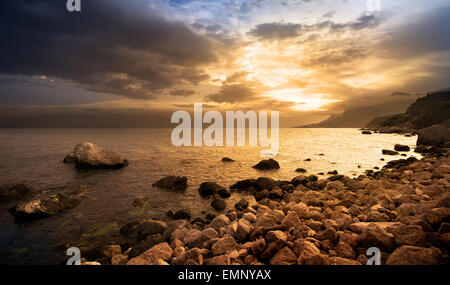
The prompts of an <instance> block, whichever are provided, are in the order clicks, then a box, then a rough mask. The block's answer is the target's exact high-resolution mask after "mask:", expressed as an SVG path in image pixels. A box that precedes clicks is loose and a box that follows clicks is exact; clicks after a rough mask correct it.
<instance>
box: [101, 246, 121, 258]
mask: <svg viewBox="0 0 450 285" xmlns="http://www.w3.org/2000/svg"><path fill="white" fill-rule="evenodd" d="M102 253H103V255H104V256H106V257H108V258H111V257H113V256H115V255H118V254H121V253H122V249H121V248H120V245H109V246H106V247H105V248H104V249H103V251H102Z"/></svg>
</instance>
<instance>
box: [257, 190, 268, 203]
mask: <svg viewBox="0 0 450 285" xmlns="http://www.w3.org/2000/svg"><path fill="white" fill-rule="evenodd" d="M269 195H270V193H269V190H263V191H260V192H258V193H256V194H255V200H256V201H261V200H263V199H266V198H269Z"/></svg>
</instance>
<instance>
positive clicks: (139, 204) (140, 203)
mask: <svg viewBox="0 0 450 285" xmlns="http://www.w3.org/2000/svg"><path fill="white" fill-rule="evenodd" d="M147 201H148V198H136V199H134V201H133V207H135V208H142V207H143V206H144V205H145V204H146V202H147Z"/></svg>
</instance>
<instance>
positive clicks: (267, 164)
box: [253, 158, 280, 170]
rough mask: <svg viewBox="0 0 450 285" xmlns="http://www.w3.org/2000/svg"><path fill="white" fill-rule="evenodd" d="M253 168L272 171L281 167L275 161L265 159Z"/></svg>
mask: <svg viewBox="0 0 450 285" xmlns="http://www.w3.org/2000/svg"><path fill="white" fill-rule="evenodd" d="M253 168H255V169H260V170H271V169H279V168H280V165H279V164H278V162H277V161H276V160H274V159H272V158H271V159H264V160H261V161H260V162H259V163H258V164H256V165H254V166H253Z"/></svg>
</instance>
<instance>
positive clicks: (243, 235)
mask: <svg viewBox="0 0 450 285" xmlns="http://www.w3.org/2000/svg"><path fill="white" fill-rule="evenodd" d="M251 230H252V226H251V224H250V222H249V221H247V220H246V219H240V220H239V222H238V224H237V228H236V239H237V240H238V241H245V240H247V238H248V236H249V235H250V231H251Z"/></svg>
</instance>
